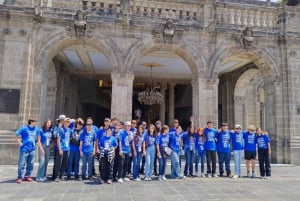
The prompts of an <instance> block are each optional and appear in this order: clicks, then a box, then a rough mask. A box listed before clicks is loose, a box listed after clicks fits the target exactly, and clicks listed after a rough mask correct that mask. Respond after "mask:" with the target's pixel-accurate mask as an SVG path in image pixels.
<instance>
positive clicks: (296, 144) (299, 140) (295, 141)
mask: <svg viewBox="0 0 300 201" xmlns="http://www.w3.org/2000/svg"><path fill="white" fill-rule="evenodd" d="M290 147H291V148H294V149H295V148H300V136H293V137H292V139H291V144H290Z"/></svg>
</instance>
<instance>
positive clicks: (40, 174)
mask: <svg viewBox="0 0 300 201" xmlns="http://www.w3.org/2000/svg"><path fill="white" fill-rule="evenodd" d="M42 146H43V149H44V152H45V154H44V155H42V154H41V151H40V150H39V167H38V171H37V176H36V178H37V179H41V178H44V177H45V176H46V175H47V174H46V173H47V166H48V161H49V156H50V146H47V145H46V144H43V145H42Z"/></svg>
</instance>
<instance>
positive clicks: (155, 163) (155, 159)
mask: <svg viewBox="0 0 300 201" xmlns="http://www.w3.org/2000/svg"><path fill="white" fill-rule="evenodd" d="M157 159H158V158H157V150H156V148H155V156H154V171H153V172H154V174H155V175H157V173H158V171H157Z"/></svg>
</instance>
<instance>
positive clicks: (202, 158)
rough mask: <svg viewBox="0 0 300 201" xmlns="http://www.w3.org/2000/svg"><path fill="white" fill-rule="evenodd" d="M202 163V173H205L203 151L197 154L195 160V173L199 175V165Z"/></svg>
mask: <svg viewBox="0 0 300 201" xmlns="http://www.w3.org/2000/svg"><path fill="white" fill-rule="evenodd" d="M199 162H201V173H204V165H205V164H204V163H205V151H202V152H201V153H199V152H198V153H197V154H196V160H195V171H196V173H198V164H199Z"/></svg>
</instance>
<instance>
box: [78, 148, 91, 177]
mask: <svg viewBox="0 0 300 201" xmlns="http://www.w3.org/2000/svg"><path fill="white" fill-rule="evenodd" d="M93 159H94V157H93V154H87V155H83V156H82V173H81V175H82V177H83V178H86V169H87V168H86V166H87V165H88V177H92V176H93V167H92V160H93Z"/></svg>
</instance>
